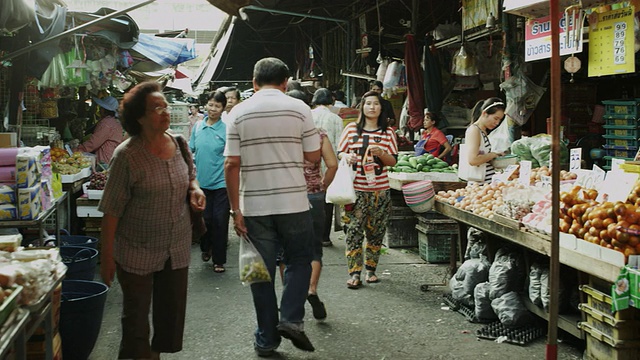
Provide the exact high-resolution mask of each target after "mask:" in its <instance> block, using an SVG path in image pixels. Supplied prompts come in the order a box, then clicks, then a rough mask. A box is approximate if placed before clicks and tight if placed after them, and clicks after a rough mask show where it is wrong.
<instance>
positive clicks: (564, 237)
mask: <svg viewBox="0 0 640 360" xmlns="http://www.w3.org/2000/svg"><path fill="white" fill-rule="evenodd" d="M577 242H578V238H577V237H576V236H575V235H572V234H567V233H563V232H561V233H560V246H561V247H563V248H565V249H569V250H575V249H576V247H577V246H578V244H577Z"/></svg>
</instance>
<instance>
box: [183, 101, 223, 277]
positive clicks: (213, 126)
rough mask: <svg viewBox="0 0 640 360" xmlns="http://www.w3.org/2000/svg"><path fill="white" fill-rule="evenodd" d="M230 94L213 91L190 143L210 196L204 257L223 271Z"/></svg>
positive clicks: (202, 184) (202, 240) (202, 243)
mask: <svg viewBox="0 0 640 360" xmlns="http://www.w3.org/2000/svg"><path fill="white" fill-rule="evenodd" d="M225 106H227V98H226V97H225V94H224V93H223V92H222V91H216V92H212V93H210V94H209V95H208V99H207V117H205V118H204V120H203V121H200V122H199V123H197V124H196V126H195V127H194V128H193V131H192V132H191V139H190V140H189V147H190V148H191V151H192V152H193V153H194V154H195V162H196V169H198V174H197V180H198V183H199V184H200V187H201V188H202V190H203V191H204V194H205V196H206V197H207V208H206V209H205V211H204V214H203V216H204V222H205V224H206V225H207V232H206V233H205V234H204V235H202V237H201V238H200V250H201V251H202V255H201V256H202V261H204V262H208V261H209V260H210V259H211V258H213V271H215V272H217V273H223V272H224V271H225V268H224V264H226V263H227V243H228V242H229V210H231V209H230V207H229V198H228V197H227V185H226V183H225V181H224V155H223V153H224V147H225V145H226V144H227V125H226V124H225V123H224V122H223V121H222V117H221V116H222V112H223V111H224V108H225Z"/></svg>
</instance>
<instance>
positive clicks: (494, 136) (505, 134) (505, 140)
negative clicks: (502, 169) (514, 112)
mask: <svg viewBox="0 0 640 360" xmlns="http://www.w3.org/2000/svg"><path fill="white" fill-rule="evenodd" d="M489 142H490V143H491V150H492V151H495V152H505V151H507V150H509V149H510V148H511V143H512V142H513V140H512V139H511V134H510V132H509V119H508V117H505V119H504V120H502V123H500V125H499V126H498V127H497V128H496V129H495V130H493V131H492V132H491V133H490V134H489Z"/></svg>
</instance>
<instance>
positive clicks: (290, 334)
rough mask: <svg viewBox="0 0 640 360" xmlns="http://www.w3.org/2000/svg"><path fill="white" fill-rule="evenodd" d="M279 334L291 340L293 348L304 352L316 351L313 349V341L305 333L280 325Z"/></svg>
mask: <svg viewBox="0 0 640 360" xmlns="http://www.w3.org/2000/svg"><path fill="white" fill-rule="evenodd" d="M278 333H279V334H280V336H282V337H283V338H285V339H289V340H291V343H292V344H293V346H295V347H297V348H298V349H300V350H304V351H315V350H316V348H314V347H313V344H311V341H310V340H309V338H308V337H307V335H306V334H305V333H304V331H299V330H294V329H292V328H290V327H289V326H287V325H286V324H280V325H278Z"/></svg>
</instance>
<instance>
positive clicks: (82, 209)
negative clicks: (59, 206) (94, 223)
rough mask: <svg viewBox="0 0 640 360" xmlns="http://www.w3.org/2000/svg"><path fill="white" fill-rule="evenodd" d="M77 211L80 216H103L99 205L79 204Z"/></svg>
mask: <svg viewBox="0 0 640 360" xmlns="http://www.w3.org/2000/svg"><path fill="white" fill-rule="evenodd" d="M76 212H77V213H78V217H97V218H101V217H102V211H100V210H98V207H97V206H78V207H77V208H76Z"/></svg>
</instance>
